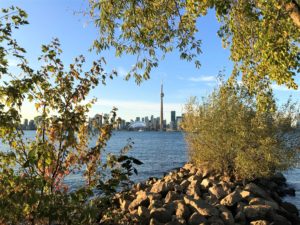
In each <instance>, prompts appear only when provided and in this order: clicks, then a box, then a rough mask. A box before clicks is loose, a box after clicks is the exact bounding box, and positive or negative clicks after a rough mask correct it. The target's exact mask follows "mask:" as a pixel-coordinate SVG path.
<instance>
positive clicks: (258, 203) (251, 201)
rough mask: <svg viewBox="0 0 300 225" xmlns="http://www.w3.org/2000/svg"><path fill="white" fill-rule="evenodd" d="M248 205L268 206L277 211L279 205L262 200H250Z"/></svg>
mask: <svg viewBox="0 0 300 225" xmlns="http://www.w3.org/2000/svg"><path fill="white" fill-rule="evenodd" d="M249 205H268V206H271V207H272V208H273V209H276V210H277V209H279V205H278V204H277V202H275V201H268V200H265V199H262V198H252V199H251V200H250V201H249Z"/></svg>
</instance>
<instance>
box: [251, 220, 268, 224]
mask: <svg viewBox="0 0 300 225" xmlns="http://www.w3.org/2000/svg"><path fill="white" fill-rule="evenodd" d="M250 225H269V222H268V221H266V220H255V221H251V223H250Z"/></svg>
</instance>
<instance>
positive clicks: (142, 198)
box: [128, 191, 150, 211]
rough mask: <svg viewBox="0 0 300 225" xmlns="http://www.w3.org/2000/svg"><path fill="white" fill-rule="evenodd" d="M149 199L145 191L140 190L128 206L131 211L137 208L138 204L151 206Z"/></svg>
mask: <svg viewBox="0 0 300 225" xmlns="http://www.w3.org/2000/svg"><path fill="white" fill-rule="evenodd" d="M149 202H150V201H149V199H148V196H147V193H146V192H145V191H138V192H137V197H136V199H134V200H133V201H132V202H131V203H130V204H129V206H128V209H129V211H132V210H135V209H137V207H138V206H145V207H148V206H149Z"/></svg>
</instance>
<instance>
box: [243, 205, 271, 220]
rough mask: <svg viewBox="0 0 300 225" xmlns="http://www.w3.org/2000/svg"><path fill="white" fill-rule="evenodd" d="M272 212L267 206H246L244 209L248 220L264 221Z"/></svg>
mask: <svg viewBox="0 0 300 225" xmlns="http://www.w3.org/2000/svg"><path fill="white" fill-rule="evenodd" d="M272 212H273V209H272V207H271V206H268V205H248V206H245V208H244V213H245V215H246V217H247V218H248V219H250V220H262V219H266V218H267V217H268V216H270V215H271V213H272Z"/></svg>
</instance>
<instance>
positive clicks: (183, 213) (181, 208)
mask: <svg viewBox="0 0 300 225" xmlns="http://www.w3.org/2000/svg"><path fill="white" fill-rule="evenodd" d="M175 215H176V216H177V217H178V218H183V219H185V220H187V219H188V218H189V216H190V215H191V212H190V210H189V208H188V207H187V206H186V205H185V204H184V203H182V202H178V203H177V204H176V213H175Z"/></svg>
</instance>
